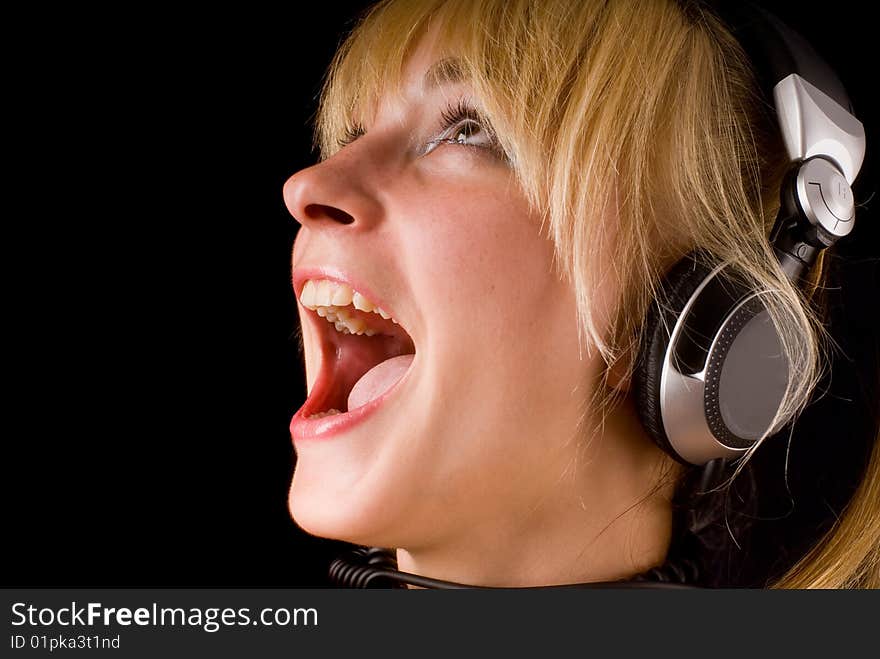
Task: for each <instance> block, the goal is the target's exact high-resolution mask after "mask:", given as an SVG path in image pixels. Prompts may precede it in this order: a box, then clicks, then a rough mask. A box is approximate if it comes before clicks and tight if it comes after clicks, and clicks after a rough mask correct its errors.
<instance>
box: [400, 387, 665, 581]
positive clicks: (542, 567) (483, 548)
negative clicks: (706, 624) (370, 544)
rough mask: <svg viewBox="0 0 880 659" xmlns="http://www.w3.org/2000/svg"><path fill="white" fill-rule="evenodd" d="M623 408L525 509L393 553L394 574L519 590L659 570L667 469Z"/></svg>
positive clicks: (625, 405) (662, 547) (659, 453)
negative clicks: (396, 571)
mask: <svg viewBox="0 0 880 659" xmlns="http://www.w3.org/2000/svg"><path fill="white" fill-rule="evenodd" d="M629 405H631V404H629ZM629 405H628V404H624V405H622V406H621V407H620V408H618V409H617V410H616V411H615V412H612V414H611V416H609V418H608V420H607V421H606V424H605V429H604V431H603V432H602V434H601V436H596V437H593V438H591V439H588V440H587V441H586V447H585V448H584V447H583V446H582V448H581V450H580V452H578V454H577V457H576V459H575V460H574V463H573V465H572V466H570V467H569V473H567V474H565V475H563V474H560V476H561V477H560V479H559V482H558V486H557V487H555V488H553V490H552V491H551V492H550V494H549V495H548V496H547V497H545V499H544V500H542V501H540V502H537V503H536V505H535V506H534V507H533V508H532V510H530V511H516V512H515V513H514V514H511V515H509V516H507V517H505V518H493V519H491V520H485V521H484V523H482V524H479V525H476V526H474V527H473V528H471V529H468V530H467V533H466V534H463V535H461V536H459V537H455V538H450V539H447V540H446V541H445V542H444V543H442V544H438V545H434V546H427V547H421V548H405V549H403V548H401V549H398V550H397V562H398V567H399V569H400V570H402V571H404V572H410V573H413V574H418V575H421V576H426V577H431V578H434V579H442V580H446V581H456V582H460V583H465V584H470V585H473V586H501V587H526V586H550V585H561V584H568V583H586V582H595V581H616V580H620V579H626V578H629V577H632V576H634V575H636V574H638V573H640V572H643V571H645V570H648V569H650V568H651V567H654V566H656V565H659V564H661V563H662V562H663V560H664V559H665V557H666V553H667V550H668V548H669V541H670V533H671V526H672V508H671V503H670V502H671V499H672V493H673V487H674V476H675V475H676V474H677V468H676V467H675V466H674V463H672V461H671V459H670V458H667V457H666V456H665V454H663V453H662V452H661V451H660V450H659V449H657V448H656V447H655V446H654V445H653V444H652V443H651V442H650V440H649V439H647V438H646V437H645V436H644V435H643V431H642V430H641V428H640V426H638V424H637V422H636V421H635V414H634V411H633V410H632V409H628V408H629Z"/></svg>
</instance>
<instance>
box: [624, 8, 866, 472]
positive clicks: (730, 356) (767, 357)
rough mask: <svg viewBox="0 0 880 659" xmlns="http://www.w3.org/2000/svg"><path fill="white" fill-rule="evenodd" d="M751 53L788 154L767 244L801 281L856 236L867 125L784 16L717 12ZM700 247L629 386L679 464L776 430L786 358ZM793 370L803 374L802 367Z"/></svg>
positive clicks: (721, 455) (672, 274)
mask: <svg viewBox="0 0 880 659" xmlns="http://www.w3.org/2000/svg"><path fill="white" fill-rule="evenodd" d="M715 10H716V13H717V14H718V16H719V17H720V18H721V19H722V20H724V21H725V22H726V23H727V25H728V27H729V28H730V29H731V31H732V33H733V35H734V36H735V37H736V38H737V40H738V41H739V42H740V44H741V45H742V46H743V48H744V50H745V51H746V52H747V53H748V54H749V56H750V59H751V60H752V65H753V68H754V69H755V71H756V73H757V75H758V80H759V84H760V86H761V87H762V90H763V91H764V95H765V97H766V98H768V99H773V106H774V109H775V113H776V118H777V120H778V124H779V129H780V131H781V133H782V138H783V142H784V144H785V148H786V151H787V154H788V158H789V163H790V164H789V170H788V171H787V173H786V175H785V177H784V179H783V183H782V189H781V191H780V199H781V206H780V210H779V214H778V216H777V218H776V221H775V224H774V227H773V230H772V231H771V234H770V241H771V244H772V246H773V250H774V252H775V253H776V256H777V259H778V261H779V264H780V266H781V267H782V270H783V272H785V274H786V276H787V277H788V278H789V280H791V281H792V282H794V283H795V284H797V283H798V282H799V281H800V279H801V277H802V276H803V275H804V274H805V273H806V272H808V271H809V269H810V268H811V266H812V265H813V264H814V263H815V262H816V259H817V257H818V255H819V253H820V252H821V251H822V250H823V249H825V248H827V247H830V246H831V245H833V244H834V243H835V242H836V241H837V240H838V239H840V238H842V237H844V236H846V235H847V234H848V233H849V232H850V231H852V228H853V224H854V220H855V204H854V201H853V195H852V190H851V188H850V185H851V184H852V183H853V181H854V180H855V178H856V176H857V175H858V172H859V169H860V168H861V165H862V160H863V159H864V155H865V129H864V127H863V126H862V123H861V122H860V121H859V120H858V119H856V117H855V116H854V114H853V109H852V104H851V103H850V101H849V98H848V96H847V94H846V91H845V90H844V88H843V85H842V84H841V83H840V80H838V78H837V76H836V75H835V74H834V72H833V71H832V70H831V67H830V66H829V65H828V64H827V63H826V62H825V61H823V60H822V59H821V58H820V57H819V56H818V55H817V54H816V53H815V51H814V50H813V49H812V48H811V47H810V45H809V44H808V43H807V42H806V41H805V40H804V39H803V37H801V36H800V35H799V34H797V33H796V32H795V31H794V30H792V29H791V28H790V27H788V26H786V25H785V24H783V23H782V21H780V20H779V19H778V18H777V17H775V16H774V15H772V14H770V13H769V12H767V11H766V10H764V9H761V8H759V7H757V6H755V5H753V4H751V3H725V4H724V5H719V6H718V7H716V8H715ZM724 271H725V266H724V265H723V264H718V263H715V262H713V261H712V259H711V257H709V256H707V255H705V254H702V253H699V252H694V253H691V254H688V255H687V256H686V257H684V258H683V259H682V260H680V261H679V262H678V263H676V264H675V265H674V266H673V267H672V268H671V269H670V270H669V272H668V273H667V274H666V276H665V277H664V279H663V281H662V282H661V284H660V287H659V295H658V297H657V298H655V300H653V301H652V303H651V305H650V307H649V311H648V315H647V318H646V320H645V325H644V335H643V339H642V343H641V346H640V353H639V358H638V362H637V367H636V370H635V373H634V377H633V389H634V394H635V398H636V403H637V408H638V411H639V417H640V420H641V423H642V425H643V426H644V428H645V430H646V431H647V432H648V434H649V435H650V437H651V438H652V439H653V440H654V441H655V442H656V443H657V445H658V446H660V447H661V448H662V449H663V450H664V451H666V452H667V453H668V454H670V455H671V456H672V457H674V458H675V459H676V460H678V461H679V462H683V463H686V464H694V465H705V464H707V463H709V462H711V461H715V460H730V459H735V458H737V457H741V456H742V455H743V454H744V453H745V452H746V451H748V450H749V449H750V448H751V447H752V446H754V445H755V443H756V442H757V441H758V440H760V439H761V438H762V437H764V436H769V435H772V434H775V433H777V432H778V431H779V430H781V427H782V425H784V424H781V423H778V424H777V425H776V426H775V427H771V424H772V423H773V419H774V417H775V415H776V413H777V411H778V410H779V407H780V404H781V402H782V399H783V396H784V394H785V391H786V387H787V384H788V380H789V376H790V375H791V374H790V373H789V364H788V361H787V360H786V358H785V356H784V354H783V352H782V340H781V337H780V336H779V334H778V332H777V330H776V327H775V326H774V325H773V323H772V322H771V320H770V316H769V314H768V312H767V309H766V308H765V307H764V305H763V304H762V302H761V300H760V297H759V295H760V294H759V293H758V292H757V291H755V290H748V289H745V288H744V287H743V286H740V285H737V284H736V283H734V282H733V281H732V280H731V279H730V278H728V277H726V276H725V272H724ZM795 375H796V374H795Z"/></svg>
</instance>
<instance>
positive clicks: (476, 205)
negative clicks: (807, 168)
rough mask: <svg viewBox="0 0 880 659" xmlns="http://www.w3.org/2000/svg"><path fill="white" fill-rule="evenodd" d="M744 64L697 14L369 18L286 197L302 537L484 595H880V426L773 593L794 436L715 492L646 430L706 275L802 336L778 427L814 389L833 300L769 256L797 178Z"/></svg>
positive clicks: (397, 11)
mask: <svg viewBox="0 0 880 659" xmlns="http://www.w3.org/2000/svg"><path fill="white" fill-rule="evenodd" d="M747 62H748V60H747V58H746V56H745V54H744V53H743V51H742V49H741V47H740V45H739V43H738V42H737V41H736V40H735V39H734V38H733V37H732V36H731V34H730V32H729V31H728V30H727V29H726V28H725V26H724V24H723V23H722V22H721V21H719V20H718V19H717V18H715V16H714V15H713V14H712V13H711V12H710V11H708V10H707V9H705V8H703V7H701V6H700V5H699V4H697V3H690V2H684V3H681V2H672V1H669V2H659V1H658V2H651V3H644V2H628V1H626V0H615V1H614V2H589V3H572V2H568V1H565V0H560V1H542V2H526V1H524V2H505V1H494V2H493V1H490V0H481V1H474V0H462V1H451V2H406V1H405V0H403V1H394V0H392V1H389V2H381V3H379V4H378V5H376V6H375V7H374V8H373V10H372V11H371V12H369V13H368V14H367V15H366V16H365V17H364V20H363V21H362V22H361V23H360V25H359V26H358V27H357V29H356V30H355V31H354V32H353V34H352V35H351V37H350V38H349V39H348V40H347V41H346V42H345V43H344V44H343V46H342V47H341V49H340V51H339V52H338V54H337V56H336V58H335V60H334V62H333V65H332V67H331V71H330V75H329V76H328V79H327V83H326V86H325V90H324V93H323V96H322V102H321V107H320V111H319V116H318V122H317V138H318V142H319V145H320V148H321V153H322V159H321V161H320V162H319V163H318V164H316V165H315V166H313V167H310V168H308V169H306V170H303V171H301V172H298V173H297V174H295V175H294V176H293V177H291V178H290V180H288V182H287V184H286V185H285V189H284V197H285V201H286V204H287V207H288V209H289V210H290V212H291V214H292V215H293V217H294V218H295V219H297V220H298V221H299V222H300V223H301V224H302V228H301V230H300V232H299V234H298V236H297V240H296V243H295V246H294V252H293V284H294V290H295V292H296V294H297V298H298V300H299V302H300V307H299V311H300V316H301V324H302V331H303V341H304V348H305V359H306V378H307V384H308V387H309V391H310V396H309V399H308V400H307V401H306V403H305V405H304V406H303V408H301V409H300V411H299V412H298V413H297V415H296V416H295V417H294V420H293V422H292V424H291V434H292V436H293V440H294V445H295V449H296V453H297V466H296V471H295V474H294V478H293V483H292V487H291V491H290V510H291V514H292V516H293V518H294V520H295V521H296V522H297V523H298V524H299V525H300V526H301V527H302V528H303V529H305V530H306V531H308V532H310V533H312V534H314V535H318V536H322V537H328V538H336V539H341V540H346V541H349V542H353V543H357V544H361V545H368V546H378V547H393V548H395V549H396V555H397V563H398V565H399V567H400V569H401V570H404V571H406V572H409V573H414V574H418V575H427V576H430V577H433V578H437V579H444V580H451V581H456V582H463V583H467V584H473V585H479V586H541V585H556V584H568V583H581V582H596V581H614V580H624V579H628V578H632V577H634V576H637V575H641V574H644V573H646V572H647V571H649V570H651V569H652V568H658V571H657V572H656V574H658V575H661V576H660V577H659V578H678V577H680V578H681V579H683V580H686V581H689V582H693V583H696V584H700V585H753V582H754V581H755V579H759V580H761V581H762V584H767V585H771V584H772V585H776V586H782V587H803V586H818V587H839V586H870V587H878V586H880V577H878V573H877V565H878V561H880V553H878V552H880V549H878V542H880V504H878V501H880V494H878V488H880V449H878V441H880V440H877V434H876V418H875V420H874V426H873V428H872V429H871V431H870V432H871V435H870V436H867V435H865V434H864V433H862V434H861V435H860V436H859V437H858V440H859V441H860V442H861V446H862V449H863V453H862V454H860V455H867V454H868V453H869V452H870V459H869V460H868V462H867V466H866V467H864V468H863V464H864V463H863V462H862V461H855V463H854V465H851V466H850V467H849V471H848V472H847V473H846V474H845V475H842V476H841V478H846V477H851V478H852V480H853V483H854V484H855V483H857V489H856V491H855V493H854V494H853V496H852V498H851V500H850V501H849V504H848V506H847V509H846V511H845V513H844V514H843V516H842V517H841V518H840V520H838V521H837V523H836V524H835V525H834V526H833V528H831V529H827V525H826V527H819V528H814V529H813V534H812V535H811V536H810V537H809V538H808V539H807V540H805V541H804V543H803V544H799V545H797V546H795V547H791V548H790V549H789V553H787V554H785V553H783V552H782V550H781V549H780V560H779V561H776V562H774V563H773V564H772V565H767V564H766V562H761V565H760V569H758V570H757V573H756V572H755V570H752V571H750V570H749V567H748V560H746V561H745V567H743V564H742V563H743V561H742V560H740V563H737V561H738V560H739V559H738V558H737V555H739V556H743V555H747V556H748V557H749V560H751V556H752V555H751V554H748V553H747V552H745V550H744V549H743V547H744V546H745V545H746V544H747V543H748V540H749V538H750V537H752V536H755V537H757V535H760V534H757V535H755V534H754V533H752V532H751V529H752V527H753V526H754V524H753V518H755V517H760V516H761V515H762V513H761V511H760V510H756V509H755V508H754V506H755V505H756V503H757V501H758V498H757V494H756V493H758V492H764V491H766V487H769V486H765V482H771V481H784V480H785V478H786V474H785V470H784V464H782V463H778V462H772V461H770V462H767V464H768V465H770V466H768V467H764V468H762V459H764V458H763V454H764V453H766V454H767V456H768V457H767V458H766V459H767V460H770V458H771V457H772V456H773V455H774V454H773V452H772V451H770V450H769V449H770V446H769V445H773V444H776V445H780V446H789V445H790V443H791V442H797V438H796V437H794V438H793V439H791V440H790V442H789V440H788V439H787V435H786V433H778V434H780V435H783V438H772V439H771V438H770V437H767V438H766V439H765V440H764V441H766V442H767V444H768V447H767V448H766V449H764V448H763V447H762V450H761V451H754V450H750V451H748V452H747V453H746V454H745V455H744V456H742V458H741V459H739V460H737V461H735V462H734V464H733V466H732V467H731V469H729V470H728V471H727V472H726V474H725V478H723V479H722V481H723V482H721V481H719V482H720V485H718V487H707V484H706V483H705V482H703V483H702V484H701V483H700V482H699V480H700V478H701V476H702V475H703V472H702V471H701V470H700V469H699V468H694V467H687V466H685V465H683V464H681V462H680V461H677V460H676V459H674V458H673V457H671V456H670V454H669V453H668V452H667V451H664V450H662V449H661V448H660V447H658V445H657V443H656V442H655V441H653V440H652V439H651V437H650V436H649V434H648V432H646V429H645V428H644V426H643V424H642V423H641V422H640V419H639V412H640V409H639V408H638V405H637V404H636V396H635V392H634V382H633V377H634V375H635V374H637V373H638V371H639V368H640V358H639V354H640V348H639V347H640V346H641V345H642V344H643V341H644V339H645V336H644V331H645V330H644V327H645V318H646V315H647V314H649V313H650V309H651V306H652V300H653V299H654V298H655V296H656V295H658V290H659V287H660V285H661V282H662V281H663V275H664V273H666V272H667V271H668V270H669V268H670V267H672V266H673V264H675V263H677V262H679V261H680V260H681V259H682V258H683V257H684V256H685V255H687V254H689V253H694V251H695V250H698V253H701V254H702V253H704V254H711V255H712V257H713V258H714V259H717V261H718V262H720V263H725V264H727V265H728V266H729V267H728V270H729V271H730V272H732V273H735V276H736V277H738V280H739V281H742V282H745V283H746V284H747V285H749V286H751V287H752V288H754V289H756V290H759V291H761V292H762V300H763V302H764V305H765V306H766V308H767V309H768V311H769V313H770V316H771V317H772V320H773V322H774V324H775V326H776V327H777V329H778V331H779V333H780V335H781V336H783V337H785V340H784V341H783V342H782V348H783V350H784V351H785V356H786V358H787V359H788V363H789V365H790V368H789V372H790V373H795V374H797V375H798V377H793V378H791V381H790V382H789V383H788V387H787V388H786V393H785V396H784V399H783V400H782V404H781V406H780V408H779V410H778V415H777V418H776V420H777V421H778V422H779V423H778V424H777V425H775V426H774V427H775V428H776V429H778V428H780V427H783V428H789V429H790V428H791V425H790V424H789V425H788V426H785V425H784V424H785V423H786V422H789V421H792V420H793V419H796V418H797V416H798V415H799V414H800V413H801V412H802V411H803V410H804V409H805V407H806V406H807V404H808V403H809V401H810V395H811V392H812V391H813V390H814V388H815V384H816V382H817V381H818V380H819V379H820V376H821V373H822V368H823V358H824V352H825V350H824V349H823V346H824V345H825V344H824V343H823V336H822V330H821V327H822V326H821V316H820V315H818V313H817V309H818V308H819V305H818V300H817V298H816V296H815V295H813V294H812V293H813V291H815V290H816V289H817V288H821V286H822V285H824V282H823V277H824V276H825V275H824V272H823V269H822V268H821V267H817V268H815V269H814V271H813V272H812V273H811V276H812V286H810V287H807V288H806V289H801V288H799V287H797V286H795V285H793V284H792V283H791V282H790V281H789V279H788V278H787V276H786V274H785V273H784V272H783V270H782V268H781V267H780V265H779V262H778V261H777V259H776V257H775V256H774V252H773V250H772V249H771V247H770V243H769V242H768V240H767V236H768V234H769V232H770V230H771V228H772V226H773V221H774V219H775V218H776V215H777V210H778V207H779V199H778V190H779V189H780V181H781V179H782V177H783V175H784V174H785V170H786V168H787V165H788V160H787V158H786V157H785V155H784V149H783V147H782V145H781V143H780V137H779V135H778V128H777V127H776V126H775V125H774V120H773V118H772V116H770V114H769V113H768V112H766V111H765V110H764V108H765V107H766V105H765V104H764V103H763V102H762V100H761V98H760V95H759V87H758V83H757V82H756V81H755V78H754V77H753V75H752V72H751V70H750V68H749V65H748V64H747ZM757 145H761V148H760V149H758V148H757ZM661 304H662V300H661ZM328 321H329V322H328ZM874 411H876V404H875V410H874ZM795 428H797V426H795ZM764 441H761V442H758V443H757V444H758V445H759V444H762V443H764ZM776 455H778V451H777V453H776ZM777 467H778V468H777ZM764 472H767V473H764ZM761 488H765V489H764V490H762V489H761ZM709 490H711V491H709ZM798 505H800V504H798ZM823 532H824V533H825V534H826V535H824V537H823ZM811 546H812V549H810V547H811ZM808 550H809V551H808ZM737 551H739V554H737ZM664 566H668V568H669V569H668V570H666V572H665V573H663V569H664ZM670 570H671V573H673V574H675V575H677V577H669V574H670ZM756 574H757V576H756Z"/></svg>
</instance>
